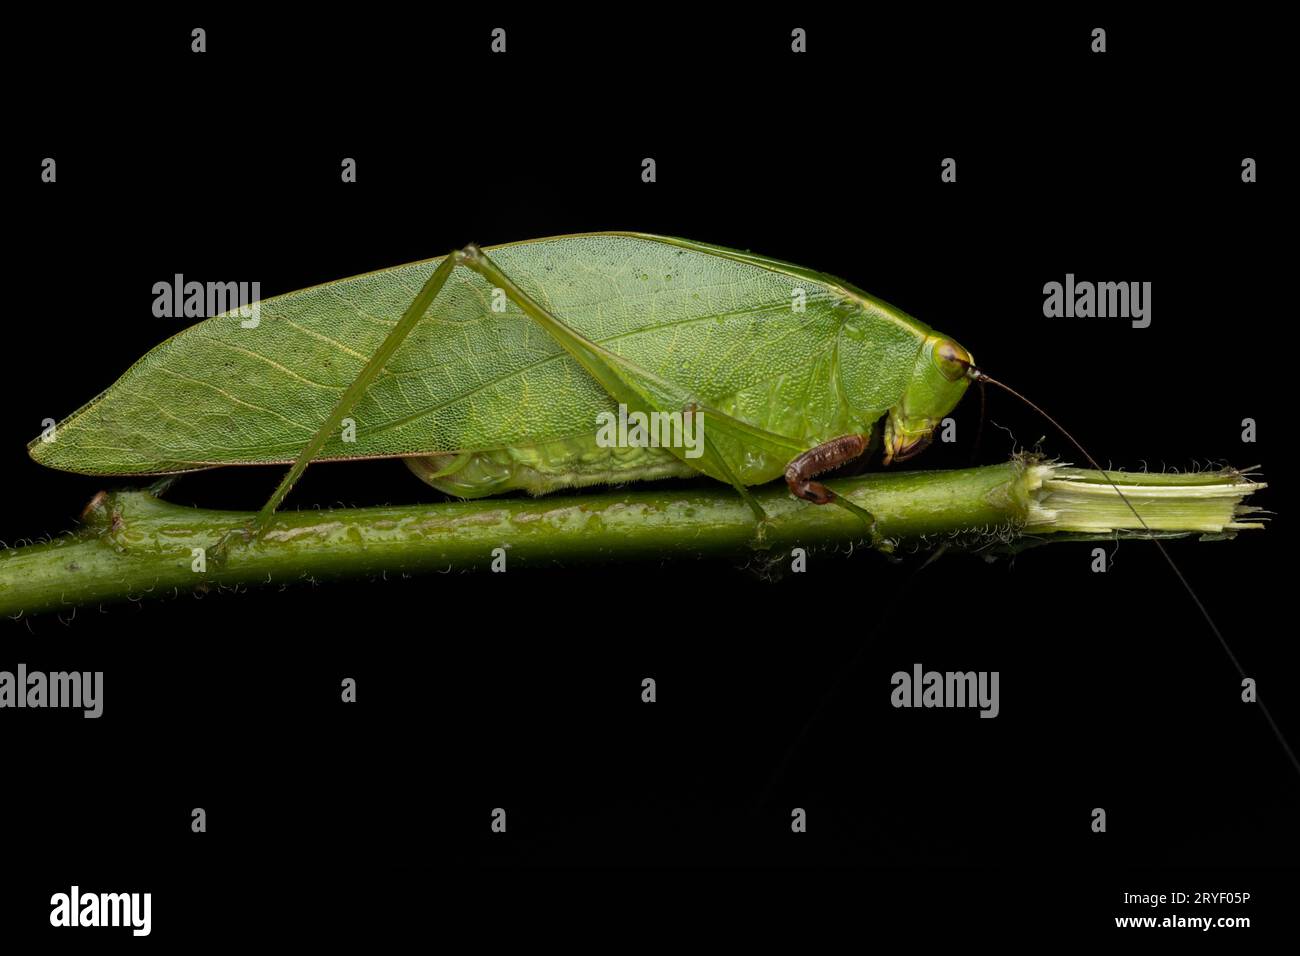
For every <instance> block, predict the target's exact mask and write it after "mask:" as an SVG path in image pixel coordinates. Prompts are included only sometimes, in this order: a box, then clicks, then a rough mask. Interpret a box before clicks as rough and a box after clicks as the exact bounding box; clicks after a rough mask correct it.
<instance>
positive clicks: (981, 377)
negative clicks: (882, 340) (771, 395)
mask: <svg viewBox="0 0 1300 956" xmlns="http://www.w3.org/2000/svg"><path fill="white" fill-rule="evenodd" d="M967 375H968V376H969V377H970V379H971V380H972V381H975V382H979V383H980V384H983V383H984V382H988V383H989V384H990V385H996V386H997V387H998V388H1001V389H1004V390H1005V391H1007V392H1010V393H1011V394H1012V395H1014V396H1015V397H1016V398H1018V399H1020V400H1021V401H1022V402H1024V403H1025V404H1026V405H1028V406H1029V407H1030V408H1032V409H1033V410H1034V411H1036V412H1037V413H1038V414H1040V415H1042V416H1043V418H1045V419H1047V421H1048V422H1050V423H1051V425H1052V427H1053V428H1055V429H1056V430H1057V431H1059V432H1060V433H1061V434H1062V435H1064V436H1065V438H1066V440H1067V441H1068V442H1069V443H1070V444H1071V445H1073V446H1074V447H1075V448H1077V449H1078V450H1079V454H1081V455H1083V457H1084V458H1086V459H1088V463H1089V464H1090V465H1092V467H1093V468H1095V469H1096V470H1097V471H1099V472H1101V474H1102V477H1104V478H1105V479H1106V481H1107V482H1109V483H1110V486H1111V488H1113V489H1115V494H1117V495H1119V497H1120V499H1121V500H1122V501H1123V502H1124V504H1126V505H1128V510H1129V511H1131V512H1133V516H1134V517H1135V518H1137V519H1138V522H1139V523H1140V524H1141V525H1142V528H1143V529H1144V530H1145V531H1146V533H1147V534H1149V535H1151V539H1150V540H1151V543H1152V544H1154V545H1155V546H1156V548H1157V550H1159V552H1160V554H1161V556H1163V557H1164V559H1165V563H1166V564H1168V565H1169V569H1170V570H1171V571H1173V572H1174V576H1175V577H1176V578H1178V580H1179V582H1180V583H1181V584H1182V586H1183V590H1185V591H1186V592H1187V595H1188V597H1190V598H1191V599H1192V603H1193V604H1195V605H1196V607H1197V610H1199V611H1200V612H1201V617H1203V618H1205V623H1206V624H1208V625H1209V627H1210V630H1211V631H1213V632H1214V636H1215V637H1217V638H1218V639H1219V644H1220V645H1221V646H1222V647H1223V652H1224V653H1225V654H1227V655H1228V660H1230V661H1232V666H1233V667H1235V668H1236V669H1237V673H1238V674H1239V675H1240V676H1241V678H1242V679H1243V680H1245V679H1246V671H1245V670H1244V669H1243V668H1242V666H1241V663H1240V662H1239V661H1238V660H1237V655H1236V654H1234V653H1232V648H1231V647H1229V646H1228V642H1227V640H1225V639H1224V637H1223V634H1222V633H1221V632H1220V631H1219V628H1218V625H1216V624H1215V623H1214V618H1212V617H1210V612H1209V611H1207V610H1206V609H1205V605H1204V604H1202V603H1201V599H1200V598H1199V597H1198V596H1197V594H1196V592H1195V591H1194V590H1192V586H1191V584H1189V583H1188V581H1187V578H1185V577H1183V572H1182V571H1181V570H1179V568H1178V565H1177V564H1175V563H1174V559H1173V558H1172V557H1170V555H1169V552H1168V550H1166V548H1165V546H1164V544H1163V542H1161V540H1160V539H1159V538H1157V537H1156V536H1155V534H1154V532H1152V530H1151V528H1150V526H1149V525H1148V524H1147V523H1146V519H1145V518H1143V517H1142V515H1140V514H1139V513H1138V510H1137V508H1135V507H1133V502H1131V501H1129V500H1128V498H1127V496H1125V494H1124V492H1122V491H1120V490H1119V485H1117V484H1115V480H1114V479H1113V478H1111V476H1110V474H1109V472H1107V471H1106V469H1104V468H1102V467H1101V465H1099V464H1097V459H1095V458H1093V457H1092V455H1090V454H1088V449H1086V448H1084V447H1083V445H1081V444H1080V443H1079V441H1078V439H1076V438H1075V437H1074V436H1073V435H1071V434H1070V433H1069V432H1068V431H1066V430H1065V428H1064V427H1063V426H1062V425H1061V423H1060V422H1058V421H1057V420H1056V419H1055V418H1053V417H1052V416H1051V415H1049V414H1047V412H1045V411H1043V410H1042V409H1041V408H1039V407H1038V406H1037V405H1035V404H1034V403H1033V402H1031V401H1030V400H1029V399H1027V398H1025V396H1023V395H1021V394H1020V393H1019V392H1017V391H1016V390H1015V389H1014V388H1012V387H1011V386H1010V385H1007V384H1005V383H1003V382H999V381H998V380H997V379H996V378H993V377H992V376H991V375H988V374H986V373H985V372H982V371H980V370H979V369H977V368H975V366H973V365H972V366H971V367H970V368H969V369H968V370H967ZM1255 704H1256V705H1257V706H1258V707H1259V709H1260V712H1261V713H1262V714H1263V715H1264V719H1265V720H1267V721H1268V725H1269V726H1270V727H1272V728H1273V734H1274V736H1276V737H1277V742H1278V743H1279V744H1281V745H1282V749H1283V750H1284V751H1285V752H1286V755H1287V757H1288V758H1290V760H1291V766H1293V767H1294V768H1295V771H1296V773H1298V774H1300V760H1297V759H1296V755H1295V751H1293V750H1292V749H1291V745H1290V744H1288V743H1287V742H1286V737H1284V736H1283V735H1282V728H1280V727H1279V726H1278V725H1277V721H1275V720H1274V719H1273V715H1272V714H1271V713H1269V710H1268V707H1267V706H1266V705H1265V704H1264V702H1263V701H1261V700H1259V699H1258V698H1257V699H1256V700H1255Z"/></svg>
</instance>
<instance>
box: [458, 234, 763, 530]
mask: <svg viewBox="0 0 1300 956" xmlns="http://www.w3.org/2000/svg"><path fill="white" fill-rule="evenodd" d="M464 265H466V266H468V267H469V268H471V269H473V270H474V271H475V272H477V273H479V274H480V275H482V276H483V278H485V279H486V280H487V281H488V282H491V283H492V284H493V286H495V287H497V288H499V289H501V290H502V291H503V292H504V293H505V295H506V297H507V298H508V299H510V301H512V302H513V303H514V304H515V305H517V306H518V307H519V308H520V309H521V310H523V312H524V314H525V315H527V316H529V318H531V319H533V320H534V321H536V322H537V323H538V324H540V325H541V326H542V328H544V329H545V330H546V331H547V332H548V333H549V334H550V335H551V337H552V338H554V339H555V340H556V342H558V343H559V344H560V346H561V347H562V348H563V349H564V350H565V351H566V352H568V353H569V354H570V355H571V356H572V357H573V358H574V359H575V360H576V361H577V362H578V363H579V364H580V365H581V366H582V367H583V368H584V369H586V371H587V372H588V373H589V374H591V376H592V377H593V378H595V379H596V381H597V382H598V383H600V385H601V387H602V388H604V389H605V391H606V392H608V393H609V395H610V396H611V397H612V398H616V399H618V400H619V401H620V402H623V403H624V404H626V405H627V406H628V408H629V409H632V410H641V411H661V412H662V411H677V410H679V409H680V410H682V412H683V414H693V413H694V412H695V411H696V410H697V407H696V405H695V404H694V403H689V402H688V403H683V402H682V401H680V399H682V398H683V397H684V396H683V394H682V393H681V391H680V389H675V387H674V386H673V385H672V384H671V383H667V382H661V381H658V380H657V379H655V377H654V376H651V375H650V374H649V373H647V372H645V371H644V370H642V369H636V368H634V367H633V366H632V365H631V363H629V362H627V360H625V359H623V358H622V357H621V356H618V355H615V354H614V353H612V352H610V351H609V350H608V349H605V348H603V347H602V346H600V345H599V344H597V343H595V342H592V341H591V340H590V339H588V338H586V337H585V336H583V335H582V334H581V333H580V332H578V331H577V330H576V329H574V328H572V327H571V326H569V325H568V324H567V323H565V322H564V321H563V320H561V319H560V318H558V317H557V316H555V315H553V314H552V313H551V312H549V311H548V310H547V309H546V308H545V307H543V306H542V305H541V304H540V303H539V302H537V300H535V299H534V298H533V297H532V296H530V295H529V294H528V293H527V292H525V291H524V290H523V289H521V288H519V286H518V285H516V284H515V283H514V281H513V280H512V279H511V278H510V277H509V276H508V275H506V274H505V273H504V272H503V271H502V270H501V268H500V267H499V266H497V264H496V263H495V262H493V261H492V260H491V259H489V258H488V256H487V255H486V254H485V253H484V252H483V251H482V250H481V249H479V248H478V247H476V246H469V247H466V249H465V259H464ZM674 400H677V401H676V404H675V406H674ZM713 414H715V415H716V413H713ZM702 446H703V447H702V449H701V450H702V455H701V458H700V463H701V464H702V465H707V466H709V467H710V468H711V469H712V470H713V471H714V472H715V473H716V474H717V475H719V476H721V477H722V478H723V480H725V481H726V482H727V483H728V484H730V485H731V486H732V487H733V488H735V489H736V491H737V492H738V493H739V494H740V496H741V498H742V499H743V500H744V502H745V504H747V505H748V506H749V508H750V510H751V511H753V513H754V517H755V518H756V519H757V520H758V521H759V523H760V528H761V527H762V526H763V525H765V524H766V522H767V520H768V518H767V512H765V511H764V510H763V506H762V505H761V504H759V502H758V499H757V498H755V497H754V495H753V493H752V492H750V490H749V489H748V488H747V487H745V484H744V482H743V481H741V480H740V479H739V478H738V477H737V476H736V475H735V473H734V471H733V469H732V468H731V466H730V465H729V464H728V463H727V460H726V458H725V456H724V455H722V454H721V452H719V451H718V448H717V446H716V445H715V444H714V443H713V441H712V440H711V439H710V438H709V436H708V435H707V434H704V435H703V442H702ZM673 451H674V454H677V450H676V449H673ZM682 460H683V461H688V463H692V464H693V462H690V461H689V460H688V459H686V458H685V457H682ZM704 470H705V469H704V468H701V471H704ZM706 473H707V472H706ZM761 536H762V535H761V531H760V538H761Z"/></svg>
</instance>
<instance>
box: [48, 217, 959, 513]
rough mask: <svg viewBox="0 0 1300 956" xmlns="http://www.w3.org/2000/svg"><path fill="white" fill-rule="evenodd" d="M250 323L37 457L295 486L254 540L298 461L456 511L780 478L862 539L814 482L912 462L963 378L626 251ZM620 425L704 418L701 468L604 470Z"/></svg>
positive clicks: (102, 469) (817, 293) (865, 322)
mask: <svg viewBox="0 0 1300 956" xmlns="http://www.w3.org/2000/svg"><path fill="white" fill-rule="evenodd" d="M489 253H490V255H489ZM458 265H460V266H465V267H466V268H464V269H457V268H455V267H456V266H458ZM521 313H522V314H521ZM399 317H400V318H399ZM260 318H261V320H260V321H259V322H258V323H256V325H255V327H253V328H249V327H247V326H248V325H250V323H245V322H241V321H240V318H239V316H238V315H236V314H234V313H227V314H225V315H220V316H216V317H213V318H210V319H207V320H205V321H203V322H200V323H198V324H197V325H195V326H193V327H191V328H188V329H186V330H184V331H182V332H180V333H179V334H177V335H175V336H173V337H172V338H170V339H168V340H167V341H165V342H163V343H162V344H161V345H159V346H157V347H156V348H154V349H153V350H152V351H150V352H149V353H148V354H147V355H145V356H144V358H142V359H141V360H140V361H139V362H137V363H136V364H135V365H134V366H133V367H132V368H131V369H130V370H128V371H127V372H126V373H125V374H124V375H123V376H122V377H121V378H120V379H119V380H118V381H117V382H116V383H115V384H114V385H112V386H111V387H110V388H109V389H108V390H107V391H105V392H104V393H102V394H101V395H99V396H98V397H97V398H95V399H94V400H92V401H91V402H90V403H89V404H87V405H85V406H84V407H83V408H81V409H80V410H79V411H77V412H75V413H74V414H72V415H71V416H70V417H69V418H68V419H66V420H65V421H64V422H63V423H62V424H60V425H58V426H57V429H56V436H57V439H56V440H55V441H42V440H40V439H37V440H35V441H33V442H32V443H31V444H30V446H29V451H30V453H31V455H32V457H33V458H35V459H36V460H37V461H39V462H41V463H42V464H45V465H48V466H50V467H53V468H60V469H64V470H67V471H74V472H80V473H83V474H98V475H159V474H174V473H180V472H186V471H195V470H199V469H205V468H212V467H217V466H222V465H236V464H240V465H248V464H277V463H279V464H283V463H288V462H293V463H294V466H293V468H292V469H291V470H290V472H289V474H288V475H286V477H285V479H284V481H283V482H282V483H281V485H280V487H279V489H277V491H276V493H275V495H273V496H272V498H271V500H270V501H269V502H268V503H267V505H266V507H265V508H264V509H263V512H262V518H263V519H265V518H268V517H269V516H270V514H271V513H272V512H273V511H274V510H275V508H277V507H278V506H279V504H280V502H281V501H282V500H283V498H284V496H285V495H286V494H287V493H288V491H289V489H290V487H291V486H292V485H293V483H294V481H296V479H297V478H298V477H299V475H300V474H301V472H302V470H303V469H304V468H305V467H306V465H307V464H308V463H309V462H311V461H322V460H339V459H361V458H381V457H402V458H405V459H406V460H407V462H408V464H409V465H410V467H411V469H412V470H413V471H414V472H415V473H416V474H417V475H419V476H420V477H421V478H423V479H424V480H425V481H427V482H428V483H429V484H431V485H433V486H434V487H436V488H439V489H440V490H443V491H445V492H448V493H451V494H454V495H459V496H462V497H479V496H483V495H489V494H496V493H500V492H504V491H508V490H512V489H524V490H527V491H530V492H533V493H542V492H547V491H551V490H554V489H558V488H563V487H571V486H581V485H591V484H600V483H615V482H625V481H633V480H641V479H653V478H664V477H670V476H689V475H694V474H699V473H704V474H706V475H709V476H711V477H713V478H715V479H717V480H719V481H725V482H728V483H730V484H731V485H733V486H734V487H736V489H737V490H738V491H739V492H740V493H741V494H742V495H743V496H745V499H746V501H747V502H749V503H750V505H751V507H753V508H754V509H755V511H756V514H757V515H758V517H759V518H760V519H761V518H762V512H761V509H759V508H758V506H757V504H756V503H755V502H754V500H753V498H752V496H751V495H749V493H748V492H747V491H746V488H747V487H748V486H751V485H757V484H761V483H765V482H768V481H771V480H773V479H776V478H778V477H781V476H784V477H785V479H786V481H787V482H788V483H789V486H790V489H791V491H792V492H793V493H794V494H796V495H798V496H799V497H801V498H803V499H805V500H808V501H811V502H814V503H817V504H826V503H829V502H832V501H833V502H836V503H838V504H841V505H842V506H844V507H847V508H849V509H850V510H855V511H858V512H860V513H861V515H862V516H863V517H864V518H865V519H867V520H870V515H867V514H866V513H865V512H862V511H861V509H858V508H856V506H854V505H852V503H850V502H848V501H847V500H845V499H839V498H837V497H836V496H835V495H834V493H833V492H831V491H830V490H829V489H828V488H826V487H825V486H824V485H823V484H821V483H820V482H818V481H816V480H815V478H816V476H817V475H819V474H821V473H823V472H825V471H827V470H829V469H832V468H834V467H836V466H837V465H840V464H843V463H846V462H848V461H850V460H852V459H854V458H856V457H859V456H860V455H862V454H863V453H864V452H865V451H866V449H867V447H868V441H869V440H870V438H871V437H872V434H873V431H874V430H875V429H877V428H879V427H881V426H880V422H881V420H882V419H883V435H882V436H880V437H882V438H883V443H884V458H885V461H886V463H888V462H890V461H897V460H903V459H905V458H909V457H911V456H912V455H914V454H916V453H917V452H919V451H920V450H921V449H923V448H924V447H925V446H926V444H928V442H929V440H930V436H931V434H932V432H933V431H934V429H935V427H936V426H937V425H938V424H939V422H940V421H941V420H942V419H943V417H944V416H945V415H947V414H948V412H949V411H951V410H952V408H953V407H954V406H955V405H956V404H957V402H958V400H959V399H960V398H961V396H962V394H963V393H964V392H965V390H966V387H967V385H968V384H969V383H970V381H972V380H974V378H975V376H976V374H978V373H976V372H975V370H974V367H973V364H972V359H971V357H970V355H969V353H967V352H966V350H965V349H963V348H962V347H961V346H960V345H958V344H957V343H956V342H954V341H952V340H951V339H949V338H947V337H946V336H943V335H940V334H938V333H936V332H934V331H933V330H931V329H930V328H929V327H928V326H926V325H925V324H923V323H921V322H919V321H917V320H916V319H914V318H912V317H911V316H909V315H907V314H905V313H903V312H901V311H900V310H898V309H896V308H894V307H892V306H890V305H887V304H886V303H884V302H881V301H879V300H878V299H875V298H873V297H872V296H870V295H868V294H867V293H865V292H862V291H861V290H859V289H857V288H855V287H854V286H852V285H850V284H848V283H847V282H843V281H841V280H839V279H836V278H833V277H831V276H827V275H823V274H821V273H819V272H815V271H812V270H810V269H805V268H802V267H799V266H794V265H791V264H789V263H785V262H779V261H776V260H773V259H767V258H763V257H761V256H757V255H752V254H750V253H747V252H738V251H735V250H731V249H724V248H721V247H717V246H710V245H704V244H701V243H695V242H689V241H686V240H681V239H670V238H663V237H659V236H651V235H643V234H636V233H598V234H586V235H573V236H560V237H555V238H550V239H539V240H534V241H528V242H520V243H513V244H509V245H503V246H496V247H493V248H491V249H489V250H487V252H484V251H482V250H479V249H478V248H477V247H474V246H470V247H467V248H466V249H465V250H462V251H460V252H455V253H452V254H450V255H448V256H445V257H442V258H441V259H435V260H429V261H426V262H421V263H414V264H411V265H406V266H398V267H395V268H391V269H385V270H382V271H379V272H374V273H370V274H367V275H362V276H356V277H353V278H350V279H343V280H340V281H337V282H331V283H327V284H325V285H320V286H316V287H313V288H309V289H305V290H302V291H299V292H293V293H290V294H288V295H282V296H278V297H275V298H272V299H268V300H265V301H263V302H262V303H261V305H260ZM620 405H621V406H623V411H624V412H625V413H627V412H631V413H634V414H635V413H638V412H639V413H642V414H643V415H647V416H648V415H651V414H655V413H658V414H660V415H671V414H678V415H694V416H696V419H697V421H701V422H702V433H703V447H702V448H701V449H698V451H697V455H698V457H690V456H689V455H688V454H686V453H685V450H684V449H683V448H682V447H634V448H626V447H605V446H603V445H602V444H601V443H599V442H598V441H597V431H598V429H597V422H598V421H599V420H600V416H601V415H602V413H605V414H613V412H614V410H615V409H616V408H617V407H618V406H620ZM345 422H347V423H348V425H350V426H352V427H351V428H349V429H346V430H345V429H344V427H343V426H344V423H345Z"/></svg>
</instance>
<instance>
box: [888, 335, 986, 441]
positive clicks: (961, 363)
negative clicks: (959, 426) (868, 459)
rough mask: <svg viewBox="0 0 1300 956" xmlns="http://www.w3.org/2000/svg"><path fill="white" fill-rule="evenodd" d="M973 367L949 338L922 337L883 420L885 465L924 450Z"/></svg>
mask: <svg viewBox="0 0 1300 956" xmlns="http://www.w3.org/2000/svg"><path fill="white" fill-rule="evenodd" d="M974 367H975V360H974V359H972V358H971V354H970V353H969V352H967V351H966V350H965V349H964V348H962V347H961V346H960V345H958V344H957V343H956V342H954V341H953V340H952V339H950V338H947V337H946V336H942V335H930V336H928V337H927V338H926V340H925V344H924V345H923V346H922V347H921V354H920V355H919V356H917V360H916V365H915V366H913V368H912V377H911V380H910V381H909V382H908V384H907V388H906V390H905V391H904V392H903V397H902V398H901V399H900V400H899V402H898V404H897V405H895V406H894V407H893V408H891V409H890V410H889V416H888V418H887V419H886V421H885V464H886V465H888V464H889V463H890V462H894V461H906V460H907V459H909V458H912V457H914V456H916V455H919V454H920V453H921V452H922V451H924V450H925V448H926V447H927V446H928V445H929V444H930V438H931V436H932V435H933V434H934V430H935V428H937V427H938V426H939V423H940V422H941V421H942V420H943V417H944V416H945V415H947V414H948V413H949V412H950V411H952V410H953V408H954V407H956V405H957V403H958V402H959V401H961V397H962V395H963V394H964V393H965V392H966V387H967V386H968V385H969V384H970V383H971V381H972V380H973V379H972V377H971V374H970V373H971V370H972V369H973V368H974Z"/></svg>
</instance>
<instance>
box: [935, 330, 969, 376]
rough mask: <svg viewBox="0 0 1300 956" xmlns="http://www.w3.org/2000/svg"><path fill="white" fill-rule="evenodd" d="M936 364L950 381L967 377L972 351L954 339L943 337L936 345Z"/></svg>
mask: <svg viewBox="0 0 1300 956" xmlns="http://www.w3.org/2000/svg"><path fill="white" fill-rule="evenodd" d="M934 364H935V365H937V366H938V367H939V371H940V372H942V373H943V377H944V378H946V379H947V380H948V381H950V382H955V381H957V380H958V379H962V378H965V377H966V373H967V372H968V371H969V370H970V367H971V357H970V353H969V352H967V351H966V350H965V349H964V348H962V347H961V346H960V345H958V344H957V343H956V342H954V341H952V339H941V340H940V341H939V344H938V345H936V346H935V347H934Z"/></svg>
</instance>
